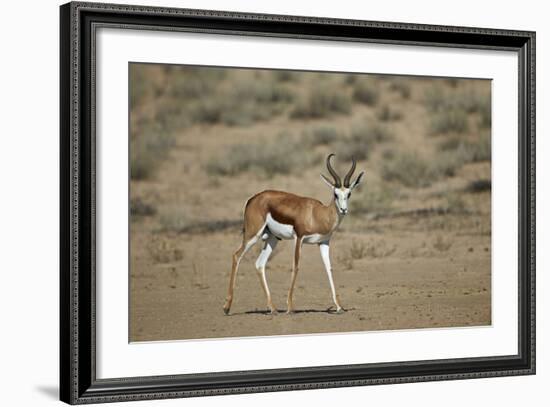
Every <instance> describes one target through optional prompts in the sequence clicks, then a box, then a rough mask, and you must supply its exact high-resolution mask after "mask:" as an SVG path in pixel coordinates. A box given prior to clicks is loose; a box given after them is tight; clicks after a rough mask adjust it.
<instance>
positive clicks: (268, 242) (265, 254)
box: [256, 232, 278, 314]
mask: <svg viewBox="0 0 550 407" xmlns="http://www.w3.org/2000/svg"><path fill="white" fill-rule="evenodd" d="M266 235H267V237H266V238H265V243H264V247H263V249H262V251H261V252H260V255H259V256H258V260H256V271H257V273H258V277H259V278H260V284H261V285H262V288H263V290H264V293H265V296H266V299H267V306H268V307H269V310H270V312H271V314H276V313H277V309H276V308H275V306H274V305H273V301H272V300H271V293H270V292H269V287H268V285H267V279H266V276H265V266H266V264H267V262H268V260H269V257H270V256H271V253H273V250H275V247H276V246H277V242H278V240H277V238H276V237H275V236H274V235H272V234H271V233H269V232H267V233H266Z"/></svg>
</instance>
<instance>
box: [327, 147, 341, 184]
mask: <svg viewBox="0 0 550 407" xmlns="http://www.w3.org/2000/svg"><path fill="white" fill-rule="evenodd" d="M333 156H334V154H329V155H328V157H327V170H328V172H330V175H332V178H334V186H335V187H336V188H340V187H342V180H341V179H340V177H339V176H338V174H337V173H336V171H334V168H332V165H331V164H330V159H331V158H332V157H333Z"/></svg>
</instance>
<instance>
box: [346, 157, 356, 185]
mask: <svg viewBox="0 0 550 407" xmlns="http://www.w3.org/2000/svg"><path fill="white" fill-rule="evenodd" d="M351 161H352V163H351V168H350V169H349V171H348V173H347V174H346V176H345V177H344V186H345V187H346V188H349V184H350V181H351V177H352V175H353V172H354V171H355V165H356V164H357V163H356V162H355V157H351Z"/></svg>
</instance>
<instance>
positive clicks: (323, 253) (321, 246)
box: [319, 242, 344, 314]
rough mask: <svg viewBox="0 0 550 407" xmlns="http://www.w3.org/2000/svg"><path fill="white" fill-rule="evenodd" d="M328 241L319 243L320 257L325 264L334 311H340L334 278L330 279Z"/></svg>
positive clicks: (341, 310)
mask: <svg viewBox="0 0 550 407" xmlns="http://www.w3.org/2000/svg"><path fill="white" fill-rule="evenodd" d="M329 248H330V246H329V242H323V243H320V244H319V250H320V251H321V258H322V259H323V264H324V265H325V271H326V272H327V276H328V281H329V283H330V290H331V292H332V301H334V305H336V312H337V313H339V314H340V313H342V312H344V309H343V308H342V307H341V306H340V302H339V300H338V296H337V295H336V288H335V287H334V280H333V279H332V268H331V266H330V254H329Z"/></svg>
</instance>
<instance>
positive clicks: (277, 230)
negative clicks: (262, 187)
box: [266, 213, 296, 239]
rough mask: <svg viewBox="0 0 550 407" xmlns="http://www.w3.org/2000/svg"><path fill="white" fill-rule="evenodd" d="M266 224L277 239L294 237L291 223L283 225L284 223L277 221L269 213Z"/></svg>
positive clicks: (294, 233)
mask: <svg viewBox="0 0 550 407" xmlns="http://www.w3.org/2000/svg"><path fill="white" fill-rule="evenodd" d="M266 226H267V227H268V228H269V231H270V232H271V233H272V234H274V235H275V236H276V237H278V238H279V239H294V237H295V236H296V232H295V231H294V227H293V226H292V225H285V224H284V223H279V222H277V221H276V220H275V219H273V218H272V217H271V214H270V213H268V214H267V222H266Z"/></svg>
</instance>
